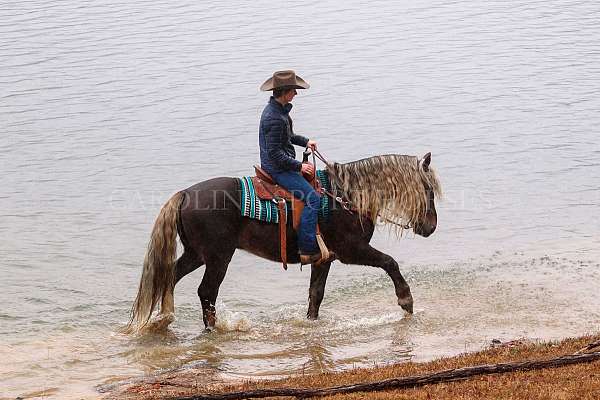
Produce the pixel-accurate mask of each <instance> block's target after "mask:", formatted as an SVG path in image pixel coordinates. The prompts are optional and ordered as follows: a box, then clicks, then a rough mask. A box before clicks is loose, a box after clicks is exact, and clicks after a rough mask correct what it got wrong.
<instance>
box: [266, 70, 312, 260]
mask: <svg viewBox="0 0 600 400" xmlns="http://www.w3.org/2000/svg"><path fill="white" fill-rule="evenodd" d="M309 87H310V85H309V84H308V83H307V82H306V81H305V80H304V79H302V78H300V77H299V76H297V75H296V73H295V72H294V71H277V72H275V73H274V74H273V76H272V77H271V78H269V79H267V81H266V82H265V83H263V84H262V86H261V87H260V90H262V91H273V95H272V96H271V98H270V99H269V102H268V104H267V105H266V106H265V109H264V110H263V112H262V115H261V117H260V126H259V144H260V163H261V167H262V169H264V170H265V171H266V172H268V173H269V174H270V175H271V177H272V178H273V180H274V181H275V182H276V183H277V184H278V185H280V186H282V187H284V188H285V189H287V190H288V191H289V192H290V193H292V194H293V195H294V196H295V197H297V198H298V199H300V200H302V201H303V202H304V204H305V206H304V209H303V211H302V216H301V220H300V228H299V232H298V249H299V251H300V262H301V263H302V264H312V263H316V262H318V261H319V260H320V258H321V253H320V251H319V247H318V245H317V240H316V229H317V218H318V212H319V206H320V203H321V202H320V199H321V197H320V195H319V193H317V192H316V191H315V189H314V188H313V187H312V186H311V185H310V184H309V183H308V181H307V180H306V179H304V177H303V176H302V174H307V175H312V174H313V173H314V169H315V167H314V165H312V164H310V163H301V162H300V161H298V160H296V151H295V150H294V146H293V145H296V146H302V147H310V148H311V149H313V150H315V149H316V148H317V142H316V141H314V140H311V139H308V138H306V137H304V136H301V135H296V134H294V130H293V126H292V119H291V118H290V115H289V113H290V110H291V109H292V104H291V101H292V99H293V98H294V96H296V94H297V93H298V92H297V91H296V89H308V88H309Z"/></svg>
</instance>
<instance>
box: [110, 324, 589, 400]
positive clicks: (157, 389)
mask: <svg viewBox="0 0 600 400" xmlns="http://www.w3.org/2000/svg"><path fill="white" fill-rule="evenodd" d="M598 340H600V333H596V334H593V335H584V336H579V337H573V338H565V339H562V340H558V341H531V340H527V339H518V340H514V341H510V342H505V343H498V342H495V341H493V342H492V343H491V344H490V345H489V347H488V348H486V349H484V350H481V351H477V352H472V353H463V354H459V355H456V356H453V357H441V358H438V359H435V360H432V361H427V362H406V363H399V364H391V365H386V366H374V367H371V368H356V369H352V370H347V371H341V372H329V373H322V374H312V375H301V376H291V377H288V378H283V379H275V380H271V379H260V380H245V381H230V382H222V381H221V382H216V381H213V382H207V378H208V376H206V375H205V374H204V375H203V374H202V372H199V371H198V370H192V369H188V370H185V369H184V370H178V371H171V372H166V373H162V374H158V375H154V376H149V377H145V378H141V379H140V380H136V382H130V383H129V384H125V385H121V386H116V387H115V390H114V391H112V392H109V393H105V394H104V395H103V397H102V399H103V400H117V399H119V400H121V399H142V400H161V399H167V398H176V397H179V396H181V397H183V396H192V395H199V394H209V393H210V394H213V395H216V394H224V393H229V392H239V391H249V390H260V389H276V388H326V387H333V386H341V385H353V384H358V383H373V382H378V381H382V380H389V379H393V378H401V377H407V376H414V375H420V374H430V373H435V372H439V371H443V370H449V369H456V368H463V367H472V366H478V365H484V364H496V363H507V362H518V361H526V360H546V359H551V358H556V357H561V356H564V355H570V354H573V353H575V352H577V351H579V350H581V349H582V348H584V347H585V346H586V345H588V344H589V343H592V342H595V341H598ZM597 350H598V349H594V350H592V351H597ZM208 380H210V379H208ZM599 396H600V362H599V361H595V362H590V363H586V364H574V365H569V366H562V367H557V368H546V369H540V370H534V371H526V372H523V371H519V372H507V373H501V374H490V375H480V376H474V377H471V378H467V379H465V380H460V381H455V382H451V383H439V384H429V385H426V386H422V387H417V388H407V389H395V390H394V389H392V390H386V391H377V392H356V393H349V394H337V395H335V396H332V397H335V398H352V399H367V398H368V399H373V398H377V399H392V398H394V399H397V398H406V399H409V398H410V399H429V398H436V399H451V398H461V399H465V398H469V399H471V398H472V399H479V398H490V399H492V398H493V399H495V398H529V399H532V398H535V399H537V398H539V399H548V398H557V399H558V398H560V399H565V398H574V399H575V398H577V399H585V398H590V399H592V398H598V397H599Z"/></svg>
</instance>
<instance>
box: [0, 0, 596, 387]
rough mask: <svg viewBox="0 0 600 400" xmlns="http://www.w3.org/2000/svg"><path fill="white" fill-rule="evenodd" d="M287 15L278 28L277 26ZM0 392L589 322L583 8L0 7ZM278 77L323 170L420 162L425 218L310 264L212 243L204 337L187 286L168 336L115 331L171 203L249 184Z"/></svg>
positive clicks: (268, 365) (218, 374) (194, 278)
mask: <svg viewBox="0 0 600 400" xmlns="http://www.w3.org/2000/svg"><path fill="white" fill-rule="evenodd" d="M290 15H293V16H294V18H293V20H291V21H290V18H289V16H290ZM0 17H1V19H0V20H1V21H2V22H0V37H1V38H2V40H0V85H1V87H2V92H1V93H0V129H1V131H2V132H3V135H4V136H3V137H4V140H3V141H2V142H1V143H0V165H2V172H3V173H2V177H1V178H0V179H1V181H0V216H1V218H0V237H2V242H1V243H2V244H1V245H0V260H2V261H0V272H2V276H3V278H2V280H1V281H0V302H1V304H3V307H2V309H0V338H1V341H0V358H1V359H3V360H7V362H4V363H2V365H1V366H0V382H1V383H0V398H3V397H7V398H14V397H16V396H23V397H36V396H37V397H40V396H43V395H47V396H50V397H51V398H52V397H54V398H61V399H63V398H81V397H84V396H89V397H92V398H93V397H95V396H97V389H96V388H97V386H98V385H100V386H103V385H107V384H110V383H113V382H118V381H121V380H124V379H128V378H136V377H139V376H141V375H143V374H147V373H154V372H157V371H160V370H163V369H171V368H179V367H187V366H192V365H193V366H196V367H200V368H205V369H206V371H208V372H209V373H211V374H212V375H211V376H213V377H214V379H215V380H218V379H224V378H238V377H247V376H255V377H262V376H278V375H287V374H291V373H306V372H313V371H323V370H336V369H343V368H352V367H355V366H366V365H373V364H385V363H389V362H396V361H401V360H408V359H416V360H424V359H429V358H432V357H436V356H439V355H449V354H456V353H458V352H462V351H465V350H472V349H479V348H482V347H484V346H485V345H486V344H488V343H489V341H490V340H491V339H492V338H499V339H507V340H508V339H513V338H515V337H520V336H526V337H532V338H545V339H549V338H559V337H564V336H569V335H576V334H580V333H585V332H591V331H597V329H598V311H597V310H598V309H600V308H599V307H598V306H599V305H600V304H599V303H600V300H599V299H598V296H594V294H595V290H596V287H597V285H598V284H599V283H600V279H599V275H598V274H599V273H598V272H597V271H598V263H599V262H600V257H599V256H598V248H599V244H600V240H599V239H598V238H599V233H600V223H599V222H600V220H599V214H598V212H597V207H598V203H599V202H600V191H599V190H598V186H599V185H600V168H599V166H600V147H599V145H598V143H597V139H598V134H597V132H598V131H599V128H600V116H599V114H598V112H597V110H598V109H600V96H599V94H600V81H599V80H598V76H599V75H598V73H599V72H600V67H599V66H600V45H599V43H600V40H599V39H600V32H599V30H598V26H600V25H599V22H600V5H598V4H596V3H594V2H585V1H544V2H541V1H525V2H521V3H519V4H511V3H509V2H471V3H469V2H466V3H465V2H462V3H456V2H448V1H429V2H425V3H423V2H421V3H419V4H418V5H416V4H414V3H413V2H404V1H403V2H393V3H390V2H377V1H376V2H370V3H369V4H368V5H366V4H363V3H361V2H356V1H344V2H338V1H322V2H318V3H311V4H301V3H292V4H287V5H286V7H285V8H273V7H272V5H271V4H270V3H267V2H262V1H259V2H256V1H253V2H239V1H238V2H234V3H231V2H230V3H227V4H223V3H219V2H210V1H209V2H202V3H197V2H196V3H195V2H184V1H171V2H166V1H152V2H147V1H139V0H135V1H131V2H128V3H127V4H122V3H118V2H111V1H106V0H104V1H91V2H86V3H85V4H80V3H75V2H70V1H41V0H40V1H29V2H18V3H15V2H1V7H0ZM283 68H294V69H296V70H297V71H298V73H299V74H300V75H302V76H303V77H304V78H305V79H307V80H308V81H309V82H310V83H311V85H312V87H311V89H310V90H308V91H303V92H301V93H300V95H299V96H298V97H297V98H296V99H295V101H294V104H295V108H294V111H293V116H294V118H295V127H296V130H297V132H298V133H302V134H305V135H307V136H312V137H315V138H316V139H318V141H319V144H320V148H321V150H322V151H323V153H324V154H325V155H326V156H327V157H328V158H330V159H332V160H337V161H340V162H344V161H350V160H354V159H358V158H363V157H365V156H370V155H375V154H383V153H390V152H396V153H406V154H419V155H422V154H424V153H426V152H427V151H431V152H432V153H433V161H432V162H433V165H434V166H435V168H436V169H437V171H438V173H439V175H440V177H441V179H442V182H443V184H444V189H445V201H444V202H438V218H439V227H438V231H437V232H436V233H435V234H434V235H433V236H431V237H430V238H428V239H423V238H419V237H414V236H412V235H409V236H408V237H405V238H403V239H401V240H400V241H396V240H395V239H393V238H390V237H388V235H387V234H386V231H385V229H382V230H381V231H379V232H378V233H377V234H376V236H375V238H374V240H373V243H374V244H375V246H376V247H377V248H379V249H381V250H382V251H385V252H386V253H389V254H391V255H392V256H393V257H394V258H395V259H397V260H398V262H399V263H400V264H401V270H402V272H403V274H404V276H405V277H406V279H407V280H408V282H409V284H410V285H411V288H412V290H413V296H414V298H415V309H416V312H415V314H414V315H413V316H406V315H404V313H403V312H402V310H401V309H400V308H399V307H398V306H397V305H396V304H395V299H394V293H393V288H392V285H391V282H390V281H389V280H388V279H387V278H386V277H385V276H384V275H383V273H382V271H378V270H371V269H368V268H366V267H358V266H344V265H341V264H339V263H337V264H335V266H334V268H333V269H332V272H331V275H330V278H329V281H328V285H327V290H326V296H325V300H324V303H323V305H322V308H321V318H320V320H318V321H307V320H305V318H304V314H305V312H306V305H307V304H306V297H307V288H308V281H309V272H308V271H307V270H306V269H305V270H304V271H303V272H301V271H299V270H297V268H291V269H290V270H289V271H287V272H283V271H282V270H281V267H280V265H278V264H275V263H271V262H267V261H265V260H260V259H258V258H255V257H253V256H250V255H248V254H244V253H242V252H238V253H236V255H235V257H234V259H233V261H232V263H231V265H230V269H229V272H228V275H227V278H226V279H225V282H224V284H223V286H222V288H221V291H220V296H219V303H218V310H219V313H220V314H219V315H220V321H219V324H218V327H217V328H218V329H217V332H216V333H213V334H205V333H203V332H202V327H201V318H200V307H199V302H198V299H197V297H196V287H197V285H198V284H199V281H200V279H201V274H202V269H201V270H200V271H197V272H194V273H192V274H190V276H189V277H186V278H185V279H184V280H183V281H182V282H181V283H180V284H179V285H178V287H177V289H176V309H177V321H176V322H175V323H174V324H173V325H172V331H171V333H170V334H169V335H168V336H167V337H164V336H160V337H144V338H130V337H125V336H122V335H120V334H118V333H117V331H118V329H119V327H121V326H122V325H123V323H124V322H125V321H126V319H127V315H128V310H129V308H130V306H131V301H132V300H133V298H134V296H135V291H136V289H137V281H138V279H139V274H140V271H141V261H142V259H143V253H144V250H145V246H146V242H147V240H148V235H149V232H150V229H151V227H152V223H153V221H154V218H155V216H156V214H157V212H158V210H159V208H160V206H161V205H162V204H163V203H164V201H166V199H168V197H169V196H170V195H171V194H172V193H173V192H175V191H177V190H179V189H181V188H184V187H187V186H189V185H191V184H193V183H195V182H197V181H201V180H204V179H208V178H210V177H213V176H221V175H227V176H240V175H246V174H250V173H251V168H250V166H251V165H252V164H254V163H256V161H257V160H258V151H257V124H258V117H259V115H260V111H261V110H262V107H263V106H264V103H265V102H266V100H267V97H266V95H265V94H264V93H260V92H259V91H258V86H259V85H260V83H262V82H263V81H264V79H266V78H267V77H268V76H269V75H270V74H271V73H272V71H273V70H275V69H283Z"/></svg>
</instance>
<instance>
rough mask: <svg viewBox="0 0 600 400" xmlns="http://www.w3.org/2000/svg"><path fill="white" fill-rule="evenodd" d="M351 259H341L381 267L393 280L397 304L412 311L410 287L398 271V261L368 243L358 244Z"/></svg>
mask: <svg viewBox="0 0 600 400" xmlns="http://www.w3.org/2000/svg"><path fill="white" fill-rule="evenodd" d="M353 253H354V255H353V256H352V259H351V260H342V262H345V263H346V262H347V263H348V264H359V265H369V266H372V267H378V268H381V269H383V270H384V271H385V272H386V273H387V274H388V276H389V277H390V278H391V279H392V282H394V288H395V290H396V296H397V297H398V305H399V306H400V307H402V308H403V309H404V310H405V311H406V312H408V313H411V314H412V312H413V298H412V294H411V293H410V287H409V286H408V284H407V283H406V281H405V280H404V277H403V276H402V274H401V273H400V268H399V267H398V263H397V262H396V260H394V259H393V258H392V257H391V256H389V255H387V254H385V253H382V252H381V251H379V250H377V249H375V248H373V247H371V246H370V245H369V244H366V245H363V246H360V247H358V248H357V249H356V251H354V252H353Z"/></svg>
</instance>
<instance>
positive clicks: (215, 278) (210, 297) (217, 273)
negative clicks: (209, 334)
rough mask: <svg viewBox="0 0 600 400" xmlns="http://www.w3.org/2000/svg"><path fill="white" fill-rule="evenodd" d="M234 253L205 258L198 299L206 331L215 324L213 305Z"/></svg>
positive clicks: (215, 317)
mask: <svg viewBox="0 0 600 400" xmlns="http://www.w3.org/2000/svg"><path fill="white" fill-rule="evenodd" d="M234 251H235V249H234V250H232V251H231V252H230V253H229V254H223V253H222V254H218V255H217V254H214V255H210V256H206V257H205V261H206V269H205V271H204V276H203V277H202V282H201V283H200V286H199V287H198V297H200V303H201V304H202V320H203V321H204V326H205V328H206V329H207V330H212V329H213V328H214V327H215V323H216V322H217V315H216V314H217V312H216V308H215V304H216V302H217V296H218V295H219V287H220V286H221V283H222V282H223V279H224V278H225V274H226V273H227V267H228V266H229V261H231V257H232V256H233V252H234Z"/></svg>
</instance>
